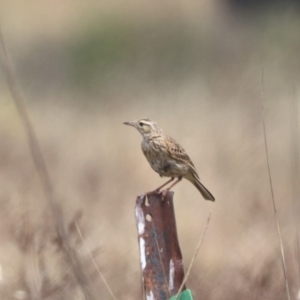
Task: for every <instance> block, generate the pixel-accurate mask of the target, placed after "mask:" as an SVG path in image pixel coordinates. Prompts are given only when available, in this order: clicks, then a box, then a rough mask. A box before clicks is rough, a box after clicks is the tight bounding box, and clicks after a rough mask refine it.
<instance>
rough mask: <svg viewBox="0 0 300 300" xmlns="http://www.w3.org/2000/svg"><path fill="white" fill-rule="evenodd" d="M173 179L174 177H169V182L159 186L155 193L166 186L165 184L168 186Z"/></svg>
mask: <svg viewBox="0 0 300 300" xmlns="http://www.w3.org/2000/svg"><path fill="white" fill-rule="evenodd" d="M174 179H175V178H174V177H171V179H170V180H168V181H167V182H165V183H164V184H163V185H161V186H159V187H158V188H157V189H156V190H155V192H159V190H160V189H162V188H163V187H164V186H166V185H167V184H169V183H170V182H171V181H173V180H174Z"/></svg>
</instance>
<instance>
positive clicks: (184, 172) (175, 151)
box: [124, 119, 215, 201]
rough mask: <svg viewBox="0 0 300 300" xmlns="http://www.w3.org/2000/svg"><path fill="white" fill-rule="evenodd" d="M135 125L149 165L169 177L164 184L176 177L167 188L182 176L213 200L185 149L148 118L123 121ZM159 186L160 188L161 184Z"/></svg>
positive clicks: (204, 195)
mask: <svg viewBox="0 0 300 300" xmlns="http://www.w3.org/2000/svg"><path fill="white" fill-rule="evenodd" d="M124 124H126V125H131V126H133V127H135V128H136V129H137V130H138V131H139V132H140V133H141V134H142V136H143V141H142V150H143V153H144V155H145V156H146V158H147V160H148V162H149V163H150V166H151V167H152V169H153V170H154V171H156V172H157V173H159V175H160V176H164V177H171V180H169V181H168V182H167V183H166V184H168V183H169V182H171V181H172V180H173V179H175V178H178V179H177V181H175V182H174V183H173V184H172V185H171V186H170V187H169V188H168V189H167V190H169V189H170V188H171V187H173V186H174V185H175V184H176V183H178V182H179V181H180V180H181V179H182V178H185V179H187V180H189V181H190V182H191V183H192V184H194V185H195V187H196V188H197V189H198V190H199V191H200V193H201V194H202V196H203V197H204V199H206V200H211V201H214V200H215V198H214V197H213V195H212V194H211V193H210V192H209V191H208V190H207V189H206V188H205V186H204V185H203V184H202V183H201V182H200V178H199V176H198V174H197V171H196V168H195V166H194V164H193V162H192V161H191V159H190V158H189V156H188V155H187V153H186V152H185V150H184V149H183V148H182V147H181V146H180V145H179V144H178V143H177V142H176V141H175V140H174V139H173V138H171V137H170V136H168V135H166V134H165V133H164V131H163V130H162V129H161V128H160V127H159V126H158V124H157V123H156V122H155V121H153V120H150V119H141V120H138V121H135V122H125V123H124ZM166 184H164V185H162V186H161V187H159V188H158V189H157V190H160V189H161V188H162V187H163V186H165V185H166Z"/></svg>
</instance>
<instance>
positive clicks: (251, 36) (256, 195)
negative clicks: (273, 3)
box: [0, 1, 300, 300]
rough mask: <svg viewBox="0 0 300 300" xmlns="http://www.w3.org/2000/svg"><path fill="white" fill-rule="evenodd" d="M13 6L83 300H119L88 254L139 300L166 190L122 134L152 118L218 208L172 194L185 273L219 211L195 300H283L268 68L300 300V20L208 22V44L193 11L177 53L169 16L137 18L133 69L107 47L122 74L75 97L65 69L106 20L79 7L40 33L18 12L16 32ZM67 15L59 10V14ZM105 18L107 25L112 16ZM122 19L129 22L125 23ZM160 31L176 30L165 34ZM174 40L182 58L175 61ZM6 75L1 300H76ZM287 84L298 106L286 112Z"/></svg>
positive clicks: (22, 75) (16, 41) (190, 191)
mask: <svg viewBox="0 0 300 300" xmlns="http://www.w3.org/2000/svg"><path fill="white" fill-rule="evenodd" d="M11 3H12V4H8V2H7V4H5V9H6V10H5V11H6V15H5V17H4V19H3V23H2V24H3V28H4V33H5V35H6V36H7V40H8V45H9V50H10V52H11V53H12V58H13V60H14V63H15V66H16V71H17V74H18V76H19V79H20V82H21V85H22V88H23V91H24V95H25V98H26V99H28V107H29V113H30V116H31V119H32V122H33V126H34V128H35V130H36V132H37V136H38V139H39V141H40V144H41V147H42V151H43V154H44V156H45V160H46V163H47V166H48V168H49V174H50V177H51V180H52V182H53V185H54V187H55V193H56V195H57V196H56V201H57V202H58V203H59V204H60V206H61V209H62V212H63V223H64V226H65V227H66V228H67V234H68V237H69V240H70V243H71V246H72V249H73V250H74V252H76V255H77V256H78V257H79V259H80V262H81V265H82V267H83V272H84V274H85V276H86V277H87V278H88V279H87V280H88V283H89V289H90V293H91V294H92V295H94V297H95V298H96V299H109V298H110V294H109V292H108V291H107V289H106V287H105V284H104V283H103V281H102V280H101V278H100V276H99V274H98V273H97V271H96V269H95V267H94V266H93V264H92V262H91V260H90V257H89V254H88V253H87V250H86V247H87V248H88V249H89V250H90V251H91V253H92V255H93V258H94V260H95V262H96V264H97V266H98V267H99V269H100V270H101V272H102V273H103V274H104V276H105V278H106V280H107V282H108V284H109V285H110V287H111V289H112V291H113V293H114V295H115V297H116V298H118V299H124V300H125V299H140V298H141V286H140V271H139V258H138V244H137V239H136V228H135V224H134V203H135V197H136V195H138V194H140V193H142V192H144V191H147V190H151V189H152V188H153V187H155V186H157V185H159V184H160V183H161V179H160V178H159V177H158V176H157V174H155V173H154V172H152V171H151V169H150V167H149V166H148V164H147V163H146V161H145V159H144V157H143V156H142V153H141V151H140V148H139V142H140V137H139V136H138V135H137V133H135V132H133V131H131V130H128V128H126V127H125V126H123V125H122V122H123V121H126V120H131V119H136V118H139V117H146V116H148V117H152V118H154V119H156V120H157V121H158V122H159V123H160V124H161V125H162V127H163V128H164V129H165V130H166V132H168V133H169V134H170V135H172V136H174V137H175V138H176V139H177V140H178V141H179V142H180V143H181V144H182V145H184V147H185V148H186V150H187V151H188V153H189V154H190V156H191V157H192V159H193V161H194V163H195V165H196V167H197V168H198V170H199V173H200V176H201V178H202V180H203V182H204V183H205V185H207V187H208V188H209V189H210V190H211V191H212V192H213V194H214V196H215V197H216V202H215V203H208V202H205V201H203V200H202V199H201V197H200V196H199V195H198V192H197V190H196V189H194V188H193V187H192V186H191V185H190V184H189V183H188V182H183V183H182V184H180V185H178V186H177V187H176V188H175V205H176V216H177V227H178V234H179V238H180V243H181V248H182V252H183V257H184V263H185V266H186V267H187V266H188V265H189V262H190V260H191V258H192V256H193V253H194V251H195V248H196V246H197V242H198V240H197V239H198V237H199V234H200V232H201V231H202V229H203V228H204V227H205V222H206V216H207V215H208V212H209V210H210V209H211V207H213V215H214V216H213V218H212V220H211V222H210V228H209V231H208V234H207V235H206V237H205V240H204V242H203V245H202V246H201V247H202V248H201V255H199V257H198V258H197V261H196V263H195V265H194V267H193V269H192V271H191V275H190V277H189V279H188V282H187V286H188V287H189V288H191V289H192V291H193V295H194V298H195V299H212V300H213V299H228V300H229V299H230V300H234V299H245V300H248V299H249V300H250V299H251V300H252V299H253V300H255V299H264V300H267V299H272V300H277V299H278V300H279V299H285V297H286V293H285V285H284V277H283V270H282V266H281V255H280V247H279V245H278V240H277V235H276V227H275V226H274V215H273V210H272V206H271V195H270V192H269V182H268V180H269V179H268V174H267V172H266V168H265V165H266V162H265V152H264V141H263V135H262V130H261V112H260V80H261V78H260V72H261V67H262V64H263V67H264V70H265V76H264V77H265V83H264V90H265V101H264V102H265V121H266V124H267V135H268V146H269V156H270V157H269V158H270V165H271V170H272V176H273V177H272V179H273V184H274V193H275V197H276V199H277V200H276V204H277V210H278V218H279V221H280V224H281V230H282V239H283V245H284V247H285V250H286V263H287V270H288V274H287V277H288V280H289V283H290V291H291V298H292V299H295V298H296V295H297V293H298V290H299V274H298V267H299V264H298V253H297V234H296V232H297V223H298V222H297V219H296V220H295V218H294V213H295V211H297V209H298V208H297V207H298V204H297V201H296V202H295V203H296V204H295V203H294V204H293V198H294V199H297V198H299V195H296V194H297V188H296V187H295V184H296V183H295V182H294V178H295V176H296V175H295V174H296V173H297V172H296V171H295V162H298V160H297V158H295V157H297V154H293V155H292V154H291V153H293V151H294V150H293V149H296V148H297V147H296V146H295V141H298V139H296V138H295V136H294V135H295V132H297V130H295V131H294V129H293V130H292V133H293V135H292V134H291V123H290V119H291V118H292V117H291V115H292V113H291V109H290V106H291V103H292V101H294V100H293V99H295V98H297V89H298V90H299V86H298V82H297V81H295V78H299V75H300V74H299V68H298V67H297V66H299V55H298V54H297V53H298V50H297V49H299V48H298V47H299V40H300V39H299V38H298V35H299V32H300V31H299V30H298V29H299V27H300V25H299V21H297V18H294V17H293V16H292V15H289V14H288V13H286V14H285V15H284V16H276V18H275V19H274V18H273V17H272V16H266V17H264V18H262V20H259V22H261V23H260V24H259V25H257V26H255V25H251V24H246V23H245V22H242V21H240V20H236V22H241V23H239V24H240V25H241V26H232V24H231V23H230V22H229V18H228V16H229V15H226V14H225V13H224V12H223V14H222V16H223V19H222V20H221V21H220V18H218V20H219V21H216V20H215V19H214V18H212V19H211V20H210V23H206V26H207V28H206V29H203V28H202V27H201V29H199V28H198V27H197V25H199V24H198V23H197V18H192V19H191V20H190V22H189V21H188V20H189V18H188V17H187V16H191V14H190V12H191V9H187V11H186V15H185V17H184V12H182V18H179V20H182V22H183V21H184V22H183V23H181V24H180V25H178V23H176V22H175V23H176V24H175V25H174V26H175V27H176V26H177V27H176V28H178V27H181V26H182V24H184V30H183V31H181V32H180V39H179V40H176V38H174V36H175V37H176V36H178V35H177V31H175V33H173V34H171V33H170V32H171V31H170V28H172V24H173V23H172V22H174V19H173V18H172V16H169V17H170V19H166V20H164V21H166V23H160V22H162V20H161V19H160V20H158V19H155V18H154V17H153V14H151V13H149V15H147V12H146V9H144V11H143V14H144V15H147V16H148V17H147V18H148V19H147V21H144V20H142V18H140V19H139V18H137V17H136V16H137V15H138V14H137V13H136V11H134V12H133V13H132V15H134V16H135V17H134V18H135V19H134V20H135V22H136V24H135V25H134V26H133V27H132V24H131V25H129V27H128V22H127V21H126V22H125V23H126V26H125V25H124V26H125V27H126V28H127V29H128V28H129V29H128V30H127V29H126V30H124V31H123V32H125V33H124V34H127V33H128V32H129V37H130V38H124V37H125V36H122V41H125V42H124V44H122V45H123V46H124V47H126V45H129V46H128V47H129V48H126V49H127V50H128V49H134V51H135V52H130V51H126V53H127V54H128V57H129V60H130V64H126V63H124V62H126V61H127V57H126V56H125V57H122V56H120V55H121V54H122V53H123V52H122V51H121V53H120V52H117V51H115V49H114V48H109V49H113V53H114V55H115V56H114V57H116V59H117V60H118V61H119V62H120V64H117V65H115V64H113V65H112V68H111V66H110V65H107V64H106V65H105V66H106V67H107V73H105V75H103V74H101V71H100V70H96V72H95V73H93V74H94V75H93V76H94V77H92V78H87V80H85V83H84V86H83V87H82V86H80V87H78V86H74V85H73V84H74V78H80V71H79V73H76V74H75V75H76V76H74V72H78V71H77V70H80V68H81V67H80V65H79V64H77V65H75V64H74V63H73V62H74V61H72V60H70V58H71V57H72V59H74V56H73V54H74V53H78V52H76V51H77V50H78V49H86V48H85V47H86V45H87V42H86V41H83V38H82V37H86V36H87V33H90V28H92V26H94V24H96V21H93V20H94V19H93V18H92V17H90V16H91V15H94V16H95V15H97V11H94V12H93V13H91V10H92V8H93V5H92V4H89V5H85V9H83V10H82V12H81V11H80V7H79V6H76V10H75V8H74V10H73V11H72V10H71V11H70V8H71V7H72V6H68V5H67V4H65V6H64V7H65V10H64V11H65V14H64V13H63V12H60V14H59V15H55V14H53V19H52V17H51V16H48V17H47V20H46V21H45V22H44V23H43V22H42V21H41V20H40V18H38V17H37V15H35V14H34V15H31V14H30V13H31V12H32V11H33V10H31V9H30V7H27V9H26V10H25V11H24V12H23V13H22V11H21V10H18V11H17V12H16V14H17V15H18V16H20V18H18V20H26V21H29V20H31V19H32V22H28V25H26V24H27V23H26V22H21V23H22V24H20V23H18V24H17V23H16V21H15V20H14V18H13V16H14V14H15V10H16V9H15V6H13V5H16V4H14V2H13V1H12V2H11ZM10 5H12V6H10ZM2 7H4V4H2ZM58 7H59V5H57V6H56V7H53V12H55V11H56V10H57V9H58ZM116 7H117V5H116ZM131 7H133V6H131ZM192 7H193V6H192ZM9 8H10V9H9ZM61 8H62V7H61ZM32 9H33V8H32ZM36 9H37V8H36ZM49 9H50V8H49V7H47V10H49ZM45 10H46V9H45ZM2 11H3V10H2ZM108 11H109V15H114V13H115V12H114V10H113V9H110V10H109V9H108ZM152 11H155V9H154V8H153V7H152ZM176 11H179V10H178V9H177V10H176ZM43 14H44V13H43ZM70 15H71V16H70ZM116 15H117V16H118V22H119V24H120V16H122V14H121V13H120V11H118V13H116ZM54 16H55V17H54ZM87 16H89V18H87ZM128 16H130V9H128V10H127V12H126V16H124V20H125V19H126V20H128ZM165 17H166V15H165ZM91 19H92V20H91ZM162 19H164V18H162ZM177 19H178V18H177ZM68 20H69V21H68ZM149 20H150V21H149ZM102 21H103V20H102ZM167 21H168V22H167ZM156 22H157V24H159V26H157V25H155V24H156ZM178 22H179V21H178ZM201 22H204V23H205V21H203V20H202V21H201ZM218 22H219V23H218ZM222 22H223V23H222ZM220 23H221V24H222V26H220V28H219V27H218V25H217V24H220ZM59 24H60V25H61V26H62V27H61V28H63V30H61V31H60V30H58V28H59V26H58V25H59ZM87 24H88V25H87ZM101 24H102V23H101ZM103 24H104V23H103ZM121 24H122V18H121ZM153 24H154V25H153ZM162 24H167V25H165V27H160V26H162ZM21 25H22V26H21ZM242 25H243V26H242ZM275 25H276V26H277V27H276V26H275ZM107 26H108V27H107V28H108V31H109V30H110V27H109V25H107ZM215 26H217V27H218V28H216V27H215ZM274 26H275V27H274ZM55 28H56V29H55ZM74 28H75V29H74ZM101 28H103V26H102V27H101ZM118 28H119V27H117V29H116V27H114V29H113V32H118ZM137 28H138V29H139V30H137ZM157 28H160V29H161V30H157ZM197 28H198V29H197ZM78 29H80V30H78ZM78 31H79V33H78ZM95 32H96V35H95V36H96V37H97V35H98V34H99V35H100V36H101V41H108V42H109V44H108V45H109V47H112V45H114V44H112V43H110V41H109V40H107V39H106V36H105V35H101V34H100V33H99V31H98V30H95ZM109 32H110V31H109ZM41 33H44V36H43V42H42V43H41V42H40V38H41ZM170 34H171V37H172V42H171V43H170V44H169V43H168V38H169V37H170ZM95 36H94V37H95ZM181 38H183V41H184V43H185V45H188V46H186V47H184V46H182V48H180V49H181V50H180V51H179V52H176V51H172V48H174V47H176V45H177V43H179V44H180V41H181ZM88 40H89V41H90V40H93V37H90V38H89V39H88ZM23 45H24V47H21V46H23ZM92 45H95V44H92ZM96 45H97V44H96ZM170 45H171V46H170ZM189 46H191V47H189ZM76 47H78V48H76ZM75 48H76V49H75ZM70 49H71V50H70ZM72 49H73V50H74V49H75V50H76V51H75V52H74V51H73V50H72ZM122 49H123V48H122ZM190 49H192V50H193V51H191V50H190ZM68 51H70V52H68ZM79 53H82V52H79ZM132 53H133V54H132ZM69 54H70V56H69ZM81 55H82V54H81ZM186 55H188V56H189V59H185V56H186ZM167 58H168V61H167V63H166V59H167ZM122 59H123V60H122ZM107 61H109V60H107ZM112 61H113V62H114V60H112ZM177 61H178V65H177V64H176V62H177ZM132 62H135V63H134V64H133V63H132ZM98 63H99V62H98ZM101 63H102V62H101ZM95 65H97V64H93V63H91V64H90V66H92V67H93V66H95ZM102 65H103V64H102ZM74 66H75V67H76V68H74ZM97 66H99V65H97ZM186 66H188V67H186ZM71 70H72V72H73V73H71ZM84 70H86V69H84ZM191 70H192V71H191ZM87 73H89V72H88V71H87ZM78 74H79V77H78ZM160 74H163V76H160ZM0 76H1V77H0V86H1V89H0V93H1V98H0V144H1V147H0V186H1V190H0V206H1V210H0V231H1V235H0V244H1V247H0V298H1V299H81V295H80V293H79V290H78V288H77V285H76V281H74V278H73V277H72V272H71V270H70V266H69V265H68V264H67V263H66V260H65V258H64V256H63V253H62V250H61V247H60V245H59V244H58V243H57V239H56V233H55V228H54V224H53V220H52V218H51V213H50V212H49V208H48V206H47V205H46V202H45V199H44V195H43V192H42V188H41V185H40V181H39V179H38V177H37V173H36V170H35V167H34V164H33V162H32V159H31V157H30V152H29V149H28V144H27V141H26V136H25V132H24V128H23V127H22V124H21V123H20V120H19V118H18V115H17V113H16V110H15V108H14V106H13V105H12V99H11V96H10V95H9V92H8V88H7V86H6V84H5V82H4V80H2V79H3V75H0ZM76 80H77V79H76ZM292 85H295V91H296V92H295V95H294V98H293V99H291V96H290V90H291V86H292ZM293 118H294V119H295V116H294V117H293ZM295 124H297V123H296V122H293V124H292V128H295V126H296V125H295ZM293 207H294V209H293ZM76 223H77V224H79V227H80V229H81V232H82V235H83V237H84V239H85V245H86V246H84V244H83V243H82V241H81V239H80V236H79V235H78V232H77V230H76V226H75V224H76Z"/></svg>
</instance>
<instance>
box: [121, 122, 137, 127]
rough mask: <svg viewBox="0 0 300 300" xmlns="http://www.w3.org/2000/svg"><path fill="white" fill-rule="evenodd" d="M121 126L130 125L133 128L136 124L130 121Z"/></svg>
mask: <svg viewBox="0 0 300 300" xmlns="http://www.w3.org/2000/svg"><path fill="white" fill-rule="evenodd" d="M123 124H125V125H130V126H133V127H135V126H136V123H135V122H132V121H129V122H124V123H123Z"/></svg>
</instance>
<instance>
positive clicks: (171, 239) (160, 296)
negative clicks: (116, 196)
mask: <svg viewBox="0 0 300 300" xmlns="http://www.w3.org/2000/svg"><path fill="white" fill-rule="evenodd" d="M147 200H148V201H147ZM135 215H136V224H137V230H138V239H139V247H140V261H141V269H142V276H143V290H144V298H145V299H147V300H150V299H151V300H166V299H170V298H171V297H172V296H174V295H176V294H177V292H178V290H179V288H180V285H181V283H182V281H183V278H184V271H183V264H182V255H181V250H180V247H179V242H178V238H177V231H176V220H175V215H174V207H173V192H168V193H167V194H166V196H165V197H164V198H163V196H162V194H161V193H156V192H154V193H149V194H147V196H146V195H141V196H138V197H137V200H136V206H135ZM183 290H185V286H184V287H183Z"/></svg>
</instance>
